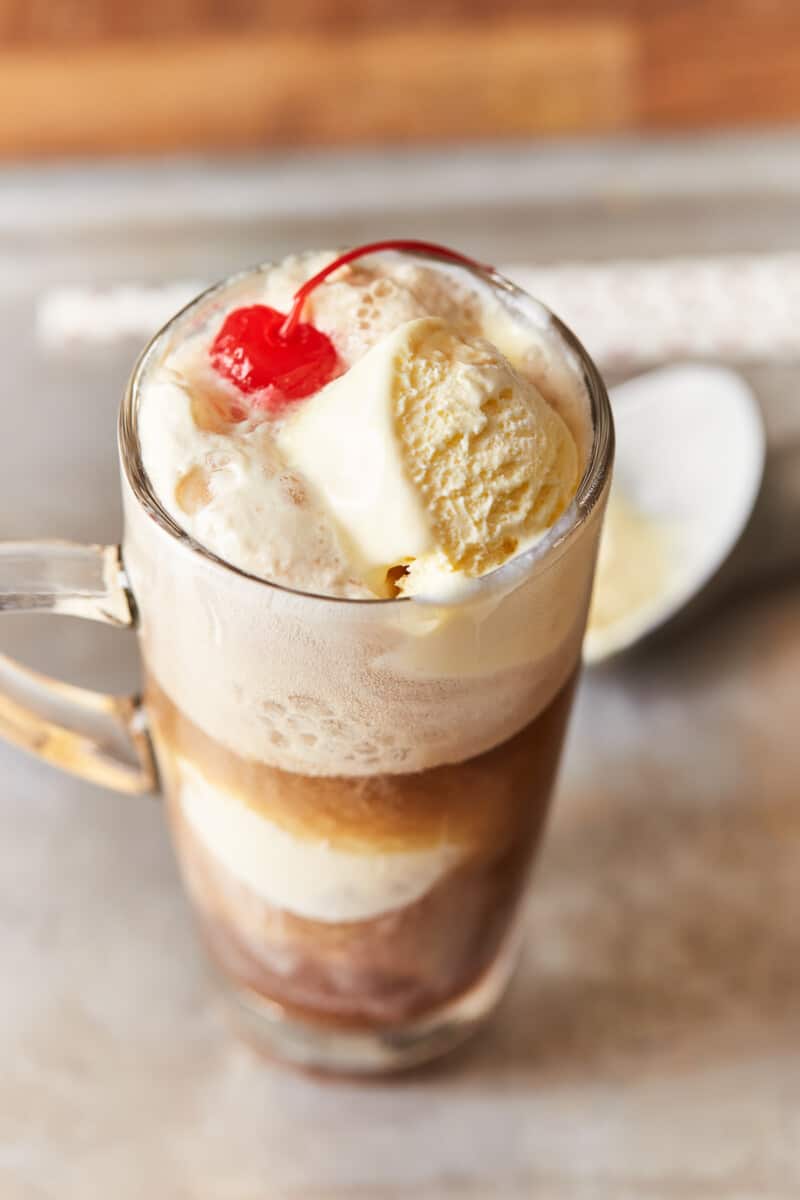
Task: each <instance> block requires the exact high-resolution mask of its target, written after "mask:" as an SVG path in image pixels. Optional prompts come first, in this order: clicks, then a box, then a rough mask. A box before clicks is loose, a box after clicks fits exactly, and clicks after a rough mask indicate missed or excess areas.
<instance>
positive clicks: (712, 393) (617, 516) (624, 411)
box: [584, 363, 766, 663]
mask: <svg viewBox="0 0 800 1200" xmlns="http://www.w3.org/2000/svg"><path fill="white" fill-rule="evenodd" d="M611 398H612V404H613V407H614V422H615V426H616V439H617V453H616V467H615V474H614V482H613V485H612V490H611V496H610V499H609V509H608V514H607V518H606V529H605V530H604V533H603V539H602V542H601V550H600V561H599V564H598V574H597V579H596V582H595V595H594V599H593V607H592V614H591V616H590V621H589V629H588V631H587V634H586V639H585V642H584V658H585V660H586V661H587V662H588V663H599V662H601V661H605V660H607V659H609V658H611V657H612V656H615V655H617V654H620V653H622V652H623V651H625V650H628V649H630V648H631V647H632V646H634V645H637V644H639V643H640V642H642V641H644V640H645V639H646V638H648V637H650V636H651V635H652V634H653V633H655V632H656V630H658V629H660V628H661V627H662V626H664V625H665V624H666V623H667V622H668V621H670V620H672V618H673V617H675V616H676V615H677V613H678V612H680V611H681V610H683V609H684V608H685V607H686V606H687V605H688V604H689V602H690V601H691V600H692V599H693V598H694V597H695V596H696V595H697V594H698V593H699V592H700V591H701V590H702V589H703V588H704V587H705V586H706V585H707V584H708V583H709V581H710V580H711V579H712V577H713V576H714V575H715V574H716V573H717V571H718V570H719V568H720V567H721V565H722V564H723V562H724V561H725V560H726V559H727V557H728V556H729V554H730V553H731V551H732V550H733V548H734V546H735V545H736V543H737V541H738V539H739V537H740V535H741V534H742V532H743V530H744V528H745V526H746V525H747V522H748V519H749V517H750V514H751V512H752V510H753V506H754V504H755V502H756V498H757V496H758V493H759V489H760V486H761V480H762V476H763V471H764V460H765V454H766V438H765V432H764V425H763V420H762V417H761V410H760V408H759V405H758V402H757V400H756V398H755V396H754V394H753V392H752V390H751V389H750V387H749V386H748V384H747V383H746V382H745V380H744V379H743V378H742V377H741V376H740V375H738V374H737V373H736V372H735V371H731V370H729V369H728V368H726V367H721V366H713V365H705V364H699V363H687V364H681V365H675V366H669V367H664V368H660V369H658V370H655V371H650V372H648V373H647V374H645V375H641V376H639V377H638V378H636V379H632V380H630V381H629V382H627V383H623V384H621V385H620V386H618V387H617V388H614V389H613V390H612V393H611ZM601 617H602V619H601Z"/></svg>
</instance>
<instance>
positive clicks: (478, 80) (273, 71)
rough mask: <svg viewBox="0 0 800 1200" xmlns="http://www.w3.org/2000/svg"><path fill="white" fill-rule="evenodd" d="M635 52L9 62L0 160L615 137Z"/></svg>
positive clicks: (514, 43) (0, 88) (509, 31)
mask: <svg viewBox="0 0 800 1200" xmlns="http://www.w3.org/2000/svg"><path fill="white" fill-rule="evenodd" d="M635 66H636V63H635V45H634V42H633V39H632V38H631V36H630V33H629V31H628V29H627V28H626V27H625V26H624V25H623V24H621V23H619V22H615V21H607V20H586V21H581V22H579V23H575V22H569V21H558V20H555V19H550V18H546V19H545V18H542V19H539V20H521V21H509V22H507V23H504V24H501V25H491V26H489V27H486V28H484V27H479V26H472V27H465V28H462V29H457V30H445V29H435V30H426V31H424V32H423V31H417V30H414V29H398V30H390V31H385V32H383V33H377V34H376V33H372V32H366V33H359V34H353V35H350V36H347V37H343V36H342V37H336V38H333V37H325V36H321V35H318V34H293V33H283V34H274V35H267V34H260V35H257V36H250V37H238V36H231V37H227V36H218V37H208V38H196V39H187V38H180V39H172V40H166V41H163V42H159V43H158V44H150V43H148V42H146V41H129V42H125V43H120V44H114V43H112V44H109V45H104V46H103V48H102V50H101V49H96V48H94V47H92V46H81V47H74V48H70V49H68V50H59V49H55V48H51V47H45V48H42V49H39V48H36V47H26V48H15V49H12V50H4V51H0V153H3V154H6V155H14V154H25V155H36V154H46V153H52V152H59V153H66V152H73V153H74V152H78V153H96V152H105V151H112V152H114V151H118V152H130V151H138V150H171V149H178V148H184V147H186V148H194V149H197V148H205V147H218V148H222V149H233V148H241V147H246V146H254V145H267V144H272V145H293V144H301V143H336V142H370V141H375V140H384V139H385V140H390V141H395V142H403V141H412V140H413V141H418V140H441V139H446V138H458V137H491V136H493V135H496V134H497V133H502V134H504V135H506V136H509V135H522V134H534V133H542V132H545V133H557V132H558V133H561V132H564V131H575V130H585V129H592V130H603V131H607V130H614V129H620V128H623V127H625V126H626V125H629V124H630V122H631V120H632V118H633V115H634V100H635V96H634V91H633V84H634V77H635Z"/></svg>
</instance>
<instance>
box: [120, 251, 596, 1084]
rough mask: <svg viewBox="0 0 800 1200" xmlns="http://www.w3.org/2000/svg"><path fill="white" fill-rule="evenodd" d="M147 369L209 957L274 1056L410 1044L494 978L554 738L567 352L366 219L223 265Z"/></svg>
mask: <svg viewBox="0 0 800 1200" xmlns="http://www.w3.org/2000/svg"><path fill="white" fill-rule="evenodd" d="M139 376H140V378H139V383H138V394H137V398H136V434H137V437H138V442H139V452H140V457H141V462H142V465H143V470H144V473H145V479H144V480H143V481H142V483H143V486H144V487H145V488H146V489H147V490H148V492H149V494H150V496H151V499H152V506H153V508H157V509H158V514H157V515H158V517H159V519H158V520H156V521H153V520H151V519H150V517H151V516H152V512H151V513H150V514H147V513H145V512H144V511H143V510H142V509H141V507H140V506H139V505H135V504H133V503H129V504H127V505H126V519H127V530H128V532H127V540H126V545H125V562H126V566H127V569H128V571H129V573H130V576H131V580H132V582H133V585H134V591H135V594H136V596H137V599H138V603H139V609H140V614H139V615H140V628H141V638H142V646H143V652H144V658H145V664H146V672H147V702H148V710H149V713H150V719H151V723H152V727H153V733H154V740H155V744H156V750H157V755H158V761H159V765H160V769H161V774H162V779H163V783H164V787H165V791H166V794H167V798H168V804H169V810H170V814H171V820H172V824H173V829H174V833H175V838H176V845H177V847H178V854H179V859H180V863H181V868H182V871H183V874H184V877H185V879H186V882H187V885H188V888H189V890H190V892H191V895H192V897H193V898H194V900H195V902H196V905H197V908H198V910H199V912H200V915H201V921H202V926H203V931H204V934H205V938H206V941H207V944H208V946H209V949H210V951H211V954H212V956H213V958H214V960H215V961H216V962H217V964H218V965H219V966H220V967H221V969H222V971H223V973H224V975H225V977H226V979H227V980H228V982H229V984H230V988H231V990H232V992H233V993H234V994H235V995H236V997H237V999H238V1001H239V1003H240V1004H241V1006H242V1007H243V1009H246V1010H247V1011H248V1012H249V1013H250V1014H251V1015H252V1014H254V1013H255V1014H256V1015H257V1016H256V1019H257V1020H258V1021H259V1022H261V1023H262V1024H263V1026H264V1028H267V1027H269V1028H270V1029H271V1030H272V1031H273V1033H272V1035H270V1034H267V1035H266V1036H265V1038H264V1040H265V1041H266V1043H267V1044H268V1045H269V1047H270V1048H271V1049H273V1050H276V1052H277V1053H279V1054H280V1053H283V1054H285V1055H287V1056H289V1057H293V1058H296V1059H300V1060H301V1061H308V1062H312V1063H316V1064H317V1065H322V1066H331V1065H333V1066H334V1067H336V1066H339V1067H342V1066H344V1067H345V1068H348V1069H351V1068H352V1069H354V1070H361V1069H364V1070H370V1069H374V1068H376V1067H392V1066H397V1065H405V1063H407V1062H409V1061H414V1060H416V1059H419V1058H422V1057H428V1056H429V1055H430V1054H431V1053H434V1052H438V1050H439V1049H441V1048H444V1046H445V1045H446V1044H449V1043H450V1042H452V1041H454V1040H458V1036H463V1033H464V1032H465V1031H466V1030H467V1029H468V1028H470V1027H471V1026H472V1024H474V1023H475V1020H476V1019H477V1018H480V1016H482V1015H483V1012H482V1011H480V1010H481V1009H486V1008H488V1007H491V1004H492V1002H493V999H494V998H495V996H496V994H497V992H498V991H499V990H500V988H501V987H502V984H503V982H504V981H505V978H506V977H507V974H508V970H509V963H510V958H511V954H510V950H509V946H510V943H511V942H512V941H513V936H514V929H515V926H516V913H517V910H518V907H519V899H520V895H521V892H522V889H523V886H524V883H525V880H526V878H527V875H528V872H529V868H530V865H531V862H532V860H533V856H534V851H535V848H536V845H537V842H538V840H539V837H540V834H541V830H542V825H543V821H544V817H545V814H546V810H547V805H548V801H549V795H550V791H551V787H552V781H553V777H554V773H555V770H556V766H557V762H558V757H559V753H560V748H561V743H562V738H563V732H564V727H565V723H566V719H567V715H568V712H569V706H570V697H571V691H572V685H573V681H574V677H575V674H576V670H577V664H578V662H579V657H580V646H581V640H582V636H583V629H584V624H585V618H586V608H587V603H588V597H589V592H590V587H591V580H592V572H593V565H594V558H595V552H596V543H597V536H598V532H599V523H600V519H601V511H602V500H603V499H604V488H605V483H606V482H607V481H606V480H605V479H604V480H601V488H600V491H602V492H603V495H600V494H599V491H598V488H597V487H595V490H594V492H592V493H591V495H590V493H589V491H588V490H587V480H588V479H589V477H590V475H591V473H592V468H593V457H595V458H596V437H595V423H596V422H595V416H596V414H595V413H594V410H593V403H594V401H593V397H592V395H591V388H590V387H589V386H588V383H587V372H586V360H585V358H584V357H583V356H582V352H581V350H580V347H578V346H577V343H574V342H573V341H572V340H571V339H570V338H569V337H568V336H566V334H565V331H564V330H563V327H561V326H559V325H558V323H557V322H555V321H554V320H553V319H552V318H551V317H550V315H549V314H548V313H547V312H546V311H545V310H543V309H542V308H541V307H540V306H538V305H537V304H536V303H535V302H533V301H532V300H530V299H529V298H528V297H525V296H523V295H522V294H521V293H519V292H518V291H517V290H516V289H513V288H512V287H511V286H510V285H506V284H505V283H504V281H502V280H501V279H500V277H498V276H495V275H493V274H492V273H491V272H490V271H488V270H487V269H484V268H480V267H479V266H478V265H477V264H473V263H471V262H470V261H469V260H465V259H464V258H463V257H462V256H460V255H456V254H454V253H452V252H449V251H445V250H444V249H442V248H440V247H431V246H427V245H425V244H421V243H380V244H378V245H373V246H368V247H362V248H359V249H357V250H354V251H350V252H348V253H347V254H345V255H342V256H339V257H336V256H335V255H333V254H309V255H304V256H300V257H296V258H290V259H287V260H286V261H284V262H283V263H281V264H280V265H277V266H269V267H265V268H261V269H259V270H257V271H254V272H249V273H246V274H245V275H243V276H240V277H236V278H234V279H232V280H230V281H228V282H227V283H226V284H224V285H222V286H220V287H219V288H217V289H215V290H214V291H213V292H212V293H210V294H208V295H207V296H206V297H204V298H201V300H200V301H198V302H196V303H195V304H194V305H193V306H190V308H189V309H188V310H187V311H186V312H185V313H184V314H183V315H182V316H181V317H179V318H178V319H177V320H176V321H175V322H173V323H172V324H171V325H170V326H169V327H168V328H167V330H166V331H165V333H164V334H162V335H161V337H160V338H159V339H157V340H156V342H155V343H154V344H153V346H152V348H151V350H150V351H149V352H148V358H147V360H146V361H145V362H144V363H143V365H142V367H141V368H140V372H139ZM598 385H599V381H598ZM599 386H600V387H602V385H599ZM595 466H596V464H595ZM587 497H588V500H589V501H590V502H588V503H587ZM598 499H599V501H600V502H599V503H598V502H597V501H598ZM165 526H166V528H165ZM170 535H171V536H170ZM176 539H177V541H178V543H179V545H180V547H181V554H180V563H179V565H176V548H175V541H176ZM197 551H200V553H198V552H197ZM223 564H224V565H225V567H227V569H226V570H220V567H221V566H222V565H223ZM176 613H177V614H180V615H179V617H178V618H177V619H176V616H175V614H176ZM476 996H481V997H484V999H482V1000H480V1001H479V1002H478V1001H476V1000H475V997H476ZM278 1029H281V1030H282V1031H283V1032H282V1033H281V1034H278V1033H276V1032H275V1031H276V1030H278ZM444 1029H447V1030H449V1031H450V1033H449V1034H448V1035H445V1034H443V1032H442V1031H443V1030H444ZM287 1030H289V1031H290V1032H289V1033H288V1034H287V1032H286V1031H287ZM432 1031H433V1033H432ZM399 1046H402V1047H404V1049H402V1050H400V1049H398V1047H399ZM331 1047H334V1049H331Z"/></svg>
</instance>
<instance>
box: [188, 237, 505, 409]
mask: <svg viewBox="0 0 800 1200" xmlns="http://www.w3.org/2000/svg"><path fill="white" fill-rule="evenodd" d="M382 250H405V251H409V252H411V253H420V254H431V255H435V256H436V257H437V258H444V259H447V260H448V261H450V262H457V263H461V264H462V265H464V266H468V267H473V268H478V269H479V270H480V269H483V270H485V269H487V268H483V267H482V266H481V264H480V263H477V262H476V261H475V260H474V259H472V258H467V257H466V256H465V255H463V254H458V253H457V252H456V251H455V250H448V249H447V247H446V246H438V245H436V244H435V243H434V242H415V241H399V240H389V241H383V242H369V243H368V244H366V245H364V246H356V247H355V249H353V250H348V251H347V252H346V253H345V254H340V255H339V257H338V258H335V259H334V260H333V262H330V263H328V265H327V266H326V267H323V269H322V270H321V271H318V272H317V274H316V275H313V276H312V277H311V279H307V280H306V282H305V283H304V284H303V285H302V287H299V288H298V289H297V291H296V292H295V294H294V300H293V302H292V307H291V309H290V310H289V312H288V314H287V313H281V312H278V310H277V309H275V308H270V307H269V306H268V305H266V304H252V305H249V306H247V307H244V308H236V309H234V310H233V312H231V313H229V314H228V316H227V317H226V318H225V320H224V321H223V323H222V328H221V329H220V331H219V333H218V334H217V336H216V338H215V339H214V341H213V343H212V346H211V351H210V354H211V362H212V364H213V366H214V368H215V370H216V371H217V372H218V373H219V374H220V375H223V376H224V377H225V378H226V379H229V380H230V381H231V383H234V384H235V385H236V387H237V388H238V389H239V391H241V392H244V393H245V394H246V395H252V396H253V397H254V399H253V403H254V404H255V405H256V406H257V407H259V408H267V409H269V410H270V411H279V410H280V409H281V408H283V407H285V406H286V405H287V404H290V403H291V402H292V401H294V400H302V399H303V397H304V396H310V395H311V394H312V393H313V392H317V391H319V389H320V388H321V387H324V386H325V384H326V383H329V382H330V381H331V380H332V379H333V378H335V376H336V375H337V374H338V372H339V370H340V364H339V360H338V357H337V354H336V349H335V347H334V345H333V342H332V341H331V340H330V338H329V337H328V336H327V335H326V334H324V333H323V332H322V331H321V330H319V329H317V328H316V327H315V326H314V325H311V324H310V323H309V322H308V321H301V320H300V317H301V315H302V311H303V306H304V304H305V302H306V300H307V299H308V297H309V296H310V295H311V293H312V292H313V291H314V289H315V288H316V287H318V286H319V285H320V284H321V283H322V282H323V280H325V279H327V278H328V276H329V275H332V274H333V273H334V271H338V270H339V268H340V267H343V266H345V265H346V264H347V263H350V262H352V261H353V260H354V259H356V258H361V257H362V256H363V255H366V254H377V253H378V252H380V251H382Z"/></svg>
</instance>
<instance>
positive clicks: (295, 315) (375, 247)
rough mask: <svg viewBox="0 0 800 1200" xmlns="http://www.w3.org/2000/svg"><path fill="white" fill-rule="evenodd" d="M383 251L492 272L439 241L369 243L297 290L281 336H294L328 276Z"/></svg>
mask: <svg viewBox="0 0 800 1200" xmlns="http://www.w3.org/2000/svg"><path fill="white" fill-rule="evenodd" d="M381 250H406V251H408V252H409V253H411V254H433V255H435V256H436V257H437V258H444V259H447V260H448V261H449V262H456V263H461V265H462V266H465V267H472V268H473V269H477V270H479V271H491V270H492V268H491V267H487V266H485V265H484V264H483V263H479V262H477V261H476V259H474V258H468V257H467V256H466V254H459V253H458V251H456V250H448V248H447V246H439V245H437V243H436V242H413V241H400V240H398V239H391V238H390V239H389V240H387V241H385V242H368V243H367V244H366V245H365V246H356V247H355V249H353V250H348V251H347V252H346V253H345V254H340V255H339V257H338V258H335V259H334V260H333V262H329V263H328V265H327V267H323V268H322V270H321V271H317V273H316V275H312V276H311V278H310V279H307V280H306V281H305V283H304V284H303V285H302V286H301V287H299V288H298V289H297V291H296V292H295V294H294V300H293V301H292V307H291V308H290V309H289V312H288V315H287V317H286V320H285V321H284V322H283V324H282V325H281V327H280V331H279V332H280V336H281V337H282V338H289V337H291V335H292V334H293V333H294V331H295V329H296V328H297V326H298V324H299V323H300V315H301V313H302V311H303V305H304V304H305V302H306V300H307V299H308V297H309V296H310V295H311V293H312V292H313V291H314V289H315V288H316V287H318V286H319V284H321V283H322V282H323V281H324V280H325V279H327V278H328V276H329V275H332V274H333V272H334V271H338V270H339V268H340V267H344V266H346V265H347V263H349V262H352V261H353V259H354V258H362V257H363V256H364V255H365V254H378V253H379V252H380V251H381Z"/></svg>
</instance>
